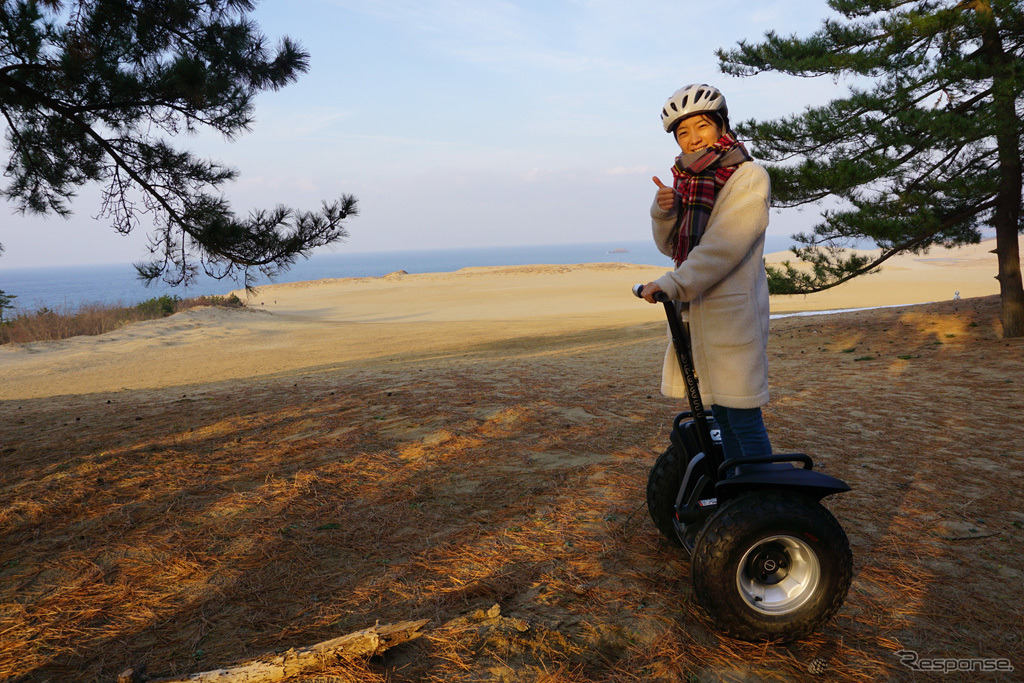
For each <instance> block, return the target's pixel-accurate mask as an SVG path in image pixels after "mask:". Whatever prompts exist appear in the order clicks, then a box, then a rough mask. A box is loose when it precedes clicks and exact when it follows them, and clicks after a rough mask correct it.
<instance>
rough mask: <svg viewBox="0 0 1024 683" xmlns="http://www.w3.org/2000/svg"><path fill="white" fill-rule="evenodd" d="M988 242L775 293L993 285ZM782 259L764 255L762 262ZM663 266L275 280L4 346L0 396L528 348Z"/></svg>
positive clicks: (822, 305) (928, 297)
mask: <svg viewBox="0 0 1024 683" xmlns="http://www.w3.org/2000/svg"><path fill="white" fill-rule="evenodd" d="M992 246H993V245H992V243H991V241H989V242H985V243H982V244H980V245H974V246H970V247H964V248H961V249H955V250H950V251H947V250H936V251H933V252H932V253H930V254H926V255H922V256H914V255H905V256H900V257H896V258H894V259H892V260H890V261H888V262H887V263H886V264H885V265H884V266H883V268H882V270H881V272H879V273H877V274H873V275H869V276H865V277H862V278H857V279H855V280H853V281H851V282H849V283H846V284H844V285H842V286H840V287H837V288H835V289H832V290H829V291H826V292H821V293H818V294H813V295H808V296H784V297H774V298H773V301H772V311H773V312H774V313H787V312H794V311H814V310H829V309H848V308H863V307H871V306H886V305H896V304H915V303H923V302H930V301H941V300H948V299H951V298H953V296H954V292H955V291H959V292H960V295H961V296H962V297H964V298H967V297H977V296H984V295H988V294H993V293H997V292H998V286H997V283H996V280H995V279H994V275H995V273H996V261H995V255H994V254H990V253H988V252H989V251H990V250H991V248H992ZM785 258H787V256H786V254H785V253H781V254H773V255H770V256H769V257H768V259H767V260H768V261H769V262H771V263H777V262H780V261H782V260H785ZM663 272H665V267H664V266H639V265H630V264H582V265H574V266H561V265H537V266H514V267H513V266H510V267H487V268H466V269H462V270H459V271H456V272H453V273H429V274H415V275H408V274H392V275H388V276H384V277H379V278H345V279H333V280H321V281H316V282H299V283H288V284H275V285H267V286H263V287H259V288H258V289H257V290H256V291H255V293H253V294H251V295H248V294H246V292H244V291H239V292H236V293H237V294H239V295H240V296H241V297H243V298H244V299H245V300H246V302H247V304H248V306H247V308H246V309H244V310H218V309H196V310H192V311H187V312H184V313H180V314H178V315H175V316H172V317H170V318H167V319H164V320H158V321H150V322H146V323H141V324H136V325H132V326H129V327H127V328H125V329H122V330H119V331H117V332H112V333H109V334H105V335H101V336H99V337H79V338H75V339H69V340H64V341H59V342H43V343H33V344H25V345H20V346H9V347H5V348H2V349H0V364H2V365H3V368H4V380H3V383H2V386H0V399H9V398H29V397H45V396H60V395H66V394H83V393H93V392H106V391H118V390H122V389H154V388H162V387H169V386H179V385H190V384H195V383H200V382H211V381H223V380H241V379H246V378H256V377H273V376H279V375H281V374H282V373H293V372H311V371H317V370H324V369H337V368H341V367H346V366H354V365H359V364H366V363H369V364H374V363H384V362H391V361H394V360H397V359H416V358H418V359H430V358H433V359H437V358H445V357H448V358H451V357H465V356H469V355H474V354H477V355H480V356H481V357H484V356H489V355H494V354H500V353H501V350H502V347H503V346H506V347H507V346H508V345H516V346H517V347H523V346H524V345H525V346H527V347H529V346H530V345H531V344H532V345H534V346H536V347H537V348H538V350H539V349H540V348H541V347H542V346H543V344H544V340H550V339H552V338H555V337H559V336H562V335H566V334H579V335H585V334H588V333H591V332H594V331H597V330H602V329H611V328H621V327H624V326H630V325H640V324H648V323H652V322H654V321H657V320H659V319H660V311H658V310H657V309H655V308H654V307H651V306H648V305H646V304H644V303H642V302H639V301H638V300H637V299H635V298H634V297H633V296H631V295H630V287H631V285H632V284H634V283H636V282H647V281H649V280H651V279H654V278H655V277H657V276H659V275H660V274H662V273H663Z"/></svg>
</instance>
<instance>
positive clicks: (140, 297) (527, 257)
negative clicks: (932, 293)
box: [0, 235, 792, 313]
mask: <svg viewBox="0 0 1024 683" xmlns="http://www.w3.org/2000/svg"><path fill="white" fill-rule="evenodd" d="M790 244H792V240H791V238H789V237H786V236H782V235H774V236H773V235H768V237H767V238H766V243H765V253H771V252H773V251H784V250H785V249H788V248H789V245H790ZM5 260H6V259H0V291H3V292H4V293H6V294H8V295H14V296H16V297H17V298H16V299H14V300H13V301H12V305H13V306H14V312H15V313H17V312H30V311H36V310H39V309H41V308H49V309H51V310H56V311H61V312H72V311H74V310H77V309H78V308H80V307H81V306H84V305H89V304H107V305H124V306H132V305H134V304H136V303H139V302H140V301H145V300H147V299H152V298H154V297H159V296H163V295H169V296H178V297H181V298H182V299H187V298H191V297H197V296H206V295H225V294H227V293H228V292H230V291H231V290H233V289H239V288H240V287H241V286H242V284H241V283H240V282H236V281H234V280H230V279H224V280H216V279H214V278H210V277H205V276H204V277H202V278H201V279H200V280H199V281H198V282H197V283H195V284H194V285H191V286H188V287H181V286H179V287H171V286H169V285H167V284H165V283H162V282H157V283H154V284H152V285H149V286H147V285H146V284H144V283H143V282H142V281H141V280H139V279H138V276H137V275H136V272H135V268H134V267H133V266H132V265H131V264H127V263H124V264H107V265H83V266H62V267H47V268H23V267H22V268H19V267H8V266H7V264H5V263H4V261H5ZM576 263H635V264H641V265H655V266H658V265H663V266H665V267H666V268H668V267H670V266H671V261H670V259H668V257H666V256H665V255H664V254H662V253H661V252H659V251H658V250H657V249H656V248H655V246H654V244H653V243H652V242H650V241H644V242H614V243H613V242H608V243H590V244H556V245H538V246H504V247H476V248H458V249H430V250H420V251H378V252H351V253H346V252H345V251H344V246H341V247H339V248H338V250H337V251H335V252H326V253H316V254H313V255H312V256H311V257H310V258H309V259H305V260H303V259H300V260H299V261H298V262H297V263H295V265H293V266H292V267H291V268H290V269H289V270H287V271H285V272H284V273H282V274H280V276H278V277H276V278H274V279H273V280H268V279H266V278H263V279H260V280H258V281H257V283H256V286H259V285H261V284H268V283H270V282H278V283H280V282H303V281H307V280H322V279H327V278H346V277H380V276H383V275H387V274H388V273H393V272H396V271H399V270H404V271H406V272H407V273H447V272H453V271H456V270H459V269H461V268H468V267H473V266H521V265H534V264H558V265H565V264H576Z"/></svg>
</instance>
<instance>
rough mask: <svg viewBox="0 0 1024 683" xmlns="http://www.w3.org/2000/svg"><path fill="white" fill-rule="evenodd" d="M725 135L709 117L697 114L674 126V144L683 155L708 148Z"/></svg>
mask: <svg viewBox="0 0 1024 683" xmlns="http://www.w3.org/2000/svg"><path fill="white" fill-rule="evenodd" d="M724 133H725V131H723V130H722V129H721V128H720V127H719V126H718V124H717V123H716V122H715V120H714V119H712V118H711V117H710V116H707V115H705V114H698V115H697V116H691V117H689V118H685V119H683V120H682V121H680V122H679V125H678V126H676V142H678V143H679V149H681V150H683V154H689V153H691V152H696V151H698V150H701V149H704V148H705V147H710V146H711V145H713V144H715V143H716V142H718V138H720V137H722V135H723V134H724Z"/></svg>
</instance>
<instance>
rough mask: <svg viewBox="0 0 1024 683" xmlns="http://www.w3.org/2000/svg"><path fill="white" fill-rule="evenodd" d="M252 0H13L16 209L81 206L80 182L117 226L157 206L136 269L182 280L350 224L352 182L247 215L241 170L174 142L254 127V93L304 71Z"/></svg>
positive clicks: (12, 195)
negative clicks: (318, 201)
mask: <svg viewBox="0 0 1024 683" xmlns="http://www.w3.org/2000/svg"><path fill="white" fill-rule="evenodd" d="M253 7H254V3H253V2H250V1H248V0H76V1H72V2H64V1H62V0H14V1H9V0H3V2H2V4H0V116H2V117H3V118H2V121H3V122H4V123H5V124H6V141H7V144H8V147H9V149H10V152H11V155H10V159H9V161H8V162H7V165H6V168H5V176H6V177H7V179H8V182H7V185H6V186H4V187H3V188H0V192H2V194H3V196H4V197H5V198H6V199H7V200H9V201H11V202H13V203H14V204H15V207H16V209H17V210H19V211H20V212H23V213H24V212H31V213H39V214H58V215H61V216H68V215H70V214H71V199H72V198H73V197H74V196H75V194H76V192H77V191H78V190H79V189H80V188H81V187H82V186H84V185H86V184H90V183H98V184H99V187H102V190H101V191H102V199H103V204H102V207H103V208H102V213H101V216H102V217H103V218H105V219H106V220H109V221H110V222H111V224H112V226H113V227H114V229H116V230H118V231H119V232H121V233H129V232H131V231H133V230H135V229H136V228H138V227H139V224H140V222H141V220H142V219H143V217H145V216H147V215H148V217H150V219H151V220H152V221H153V227H152V233H151V235H150V243H151V247H150V251H151V255H152V258H151V260H149V261H147V262H144V263H138V264H136V269H137V270H138V271H139V275H140V277H142V278H143V279H145V280H147V281H152V280H155V279H157V278H160V277H162V278H163V279H164V280H166V281H167V282H170V283H172V284H181V283H187V282H189V281H192V280H193V279H194V278H195V277H196V276H197V274H198V272H199V271H200V269H202V270H203V271H205V272H206V273H208V274H210V275H212V276H214V277H225V276H228V275H232V276H238V275H244V279H245V283H246V284H247V285H248V284H250V283H251V282H253V281H254V280H255V277H256V275H257V274H258V273H263V274H266V275H269V276H273V275H276V274H277V273H279V272H280V271H281V270H283V269H286V268H288V267H289V266H290V265H292V264H293V263H294V262H295V260H296V259H297V258H298V257H299V256H306V255H308V253H309V251H310V250H311V249H313V248H315V247H318V246H322V245H326V244H330V243H332V242H336V241H338V240H340V239H343V238H345V237H346V236H347V231H346V229H345V227H344V226H343V225H342V221H343V220H344V219H345V218H346V217H348V216H351V215H354V214H355V213H356V200H355V198H354V197H352V196H351V195H343V196H341V198H340V199H338V200H336V201H333V202H326V201H325V202H324V203H323V205H322V207H321V209H320V210H319V211H296V210H293V209H290V208H286V207H283V206H278V207H276V208H274V209H271V210H261V211H254V212H252V213H250V214H249V215H248V216H244V217H242V216H238V215H236V214H235V213H234V212H233V211H232V209H231V207H230V205H229V203H228V202H227V201H226V200H225V198H224V196H223V194H222V189H221V188H222V186H223V185H224V184H225V183H227V182H228V181H231V180H233V179H234V178H235V177H236V175H237V173H236V171H235V170H234V169H231V168H229V167H226V166H223V165H221V164H219V163H217V162H213V161H209V160H205V159H200V158H198V157H196V156H195V155H194V154H192V153H190V152H188V151H183V150H181V149H178V148H176V147H175V146H174V145H173V144H172V142H171V140H172V139H173V138H174V137H176V136H178V135H180V134H183V133H186V132H192V131H195V130H197V129H199V128H210V129H214V130H217V131H219V132H220V133H221V134H223V135H224V136H225V137H227V138H228V139H234V138H237V137H238V136H239V135H240V134H241V133H243V132H245V131H247V130H248V129H249V127H250V124H251V123H252V121H253V105H254V98H255V96H256V95H257V94H258V93H259V92H261V91H264V90H277V89H279V88H281V87H283V86H285V85H287V84H289V83H291V82H293V81H295V80H296V79H297V78H298V76H299V75H300V74H301V73H303V72H305V71H306V70H307V69H308V66H309V55H308V53H306V52H305V51H304V50H303V49H302V48H301V47H300V46H299V45H297V44H296V43H295V42H293V41H292V40H290V39H289V38H283V39H281V40H280V42H279V43H278V45H277V46H276V47H273V48H272V47H270V46H268V40H267V38H266V37H265V36H264V35H262V34H261V33H260V30H259V27H258V26H257V25H256V24H255V23H254V22H253V21H252V19H251V18H250V16H249V13H250V12H251V11H252V9H253Z"/></svg>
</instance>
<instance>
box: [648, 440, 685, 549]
mask: <svg viewBox="0 0 1024 683" xmlns="http://www.w3.org/2000/svg"><path fill="white" fill-rule="evenodd" d="M686 465H687V459H686V457H685V456H683V455H682V454H681V453H680V452H679V450H678V449H677V448H676V447H675V444H673V445H671V446H669V447H668V449H667V450H666V451H665V452H664V453H662V454H661V455H660V456H658V459H657V460H655V461H654V466H653V467H651V473H650V474H649V475H648V476H647V511H648V512H650V513H651V519H652V520H653V521H654V526H656V527H658V531H660V532H661V535H662V536H664V537H665V538H666V539H668V541H669V543H671V544H672V545H675V546H679V547H682V545H683V544H682V542H681V541H680V540H679V537H678V536H677V535H676V529H675V526H674V525H673V524H672V520H674V519H675V517H676V496H677V495H679V486H680V485H681V484H682V483H683V474H685V473H686Z"/></svg>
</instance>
